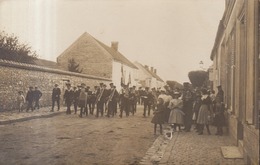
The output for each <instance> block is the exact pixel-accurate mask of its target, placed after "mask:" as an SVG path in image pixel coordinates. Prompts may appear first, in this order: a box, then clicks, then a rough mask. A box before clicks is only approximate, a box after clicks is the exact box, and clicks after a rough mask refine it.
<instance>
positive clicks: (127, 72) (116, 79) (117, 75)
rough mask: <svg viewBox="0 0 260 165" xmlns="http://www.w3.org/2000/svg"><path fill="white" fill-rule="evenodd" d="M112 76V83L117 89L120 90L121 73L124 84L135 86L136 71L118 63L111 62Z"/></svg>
mask: <svg viewBox="0 0 260 165" xmlns="http://www.w3.org/2000/svg"><path fill="white" fill-rule="evenodd" d="M112 70H113V74H112V81H113V83H114V84H115V85H116V87H117V88H118V89H120V88H121V77H122V71H123V75H124V79H125V84H128V83H129V82H130V84H129V86H136V85H137V83H136V81H135V79H136V69H134V68H131V67H129V66H127V65H124V64H122V63H120V62H116V61H113V69H112Z"/></svg>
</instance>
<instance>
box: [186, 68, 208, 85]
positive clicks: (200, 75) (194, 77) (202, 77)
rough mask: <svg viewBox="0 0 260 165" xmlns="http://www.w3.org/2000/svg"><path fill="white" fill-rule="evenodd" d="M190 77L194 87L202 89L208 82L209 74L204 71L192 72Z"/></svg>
mask: <svg viewBox="0 0 260 165" xmlns="http://www.w3.org/2000/svg"><path fill="white" fill-rule="evenodd" d="M188 77H189V79H190V82H191V84H192V85H193V86H194V87H202V86H203V85H205V83H206V81H207V80H208V72H206V71H203V70H197V71H190V72H189V74H188Z"/></svg>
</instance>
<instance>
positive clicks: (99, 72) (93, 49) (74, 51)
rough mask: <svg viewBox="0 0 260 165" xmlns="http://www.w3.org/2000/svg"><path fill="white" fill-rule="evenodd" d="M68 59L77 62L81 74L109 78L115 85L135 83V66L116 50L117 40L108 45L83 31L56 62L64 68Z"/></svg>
mask: <svg viewBox="0 0 260 165" xmlns="http://www.w3.org/2000/svg"><path fill="white" fill-rule="evenodd" d="M70 59H74V61H75V62H76V63H77V64H79V69H80V70H82V73H83V74H88V75H94V76H99V77H104V78H109V79H111V80H112V82H113V83H114V84H115V85H116V86H117V87H120V86H121V83H122V82H123V83H125V84H130V85H136V83H135V81H134V80H135V73H136V70H137V67H136V66H135V65H134V64H133V63H132V62H130V61H129V60H128V59H127V58H126V57H125V56H123V55H122V54H121V53H120V52H119V51H118V42H111V47H109V46H107V45H105V44H104V43H102V42H100V41H98V40H97V39H95V38H94V37H92V36H91V35H90V34H88V33H83V34H82V35H81V36H80V37H79V38H78V39H77V40H76V41H75V42H74V43H73V44H72V45H71V46H69V47H68V48H67V49H66V50H65V51H64V52H63V53H62V54H61V55H59V56H58V57H57V63H58V65H59V66H61V67H63V69H65V70H66V69H68V64H69V60H70ZM121 81H122V82H121Z"/></svg>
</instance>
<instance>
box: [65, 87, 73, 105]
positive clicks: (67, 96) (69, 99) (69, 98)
mask: <svg viewBox="0 0 260 165" xmlns="http://www.w3.org/2000/svg"><path fill="white" fill-rule="evenodd" d="M63 98H64V100H65V103H72V102H73V99H74V92H73V90H68V89H66V90H65V93H64V96H63Z"/></svg>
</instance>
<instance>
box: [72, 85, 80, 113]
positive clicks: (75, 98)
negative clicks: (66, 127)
mask: <svg viewBox="0 0 260 165" xmlns="http://www.w3.org/2000/svg"><path fill="white" fill-rule="evenodd" d="M79 94H80V85H78V88H77V87H73V105H74V114H76V113H77V110H78V102H79Z"/></svg>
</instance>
